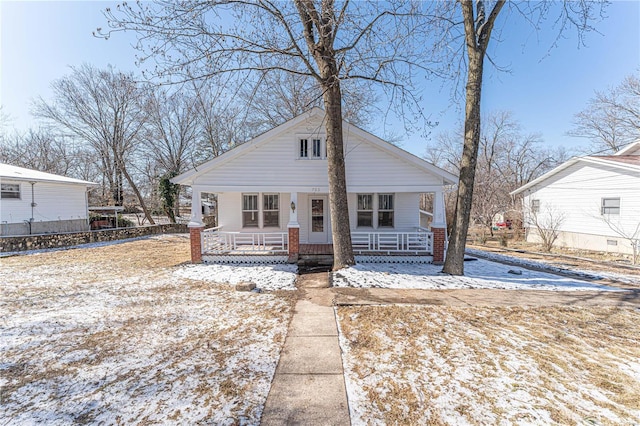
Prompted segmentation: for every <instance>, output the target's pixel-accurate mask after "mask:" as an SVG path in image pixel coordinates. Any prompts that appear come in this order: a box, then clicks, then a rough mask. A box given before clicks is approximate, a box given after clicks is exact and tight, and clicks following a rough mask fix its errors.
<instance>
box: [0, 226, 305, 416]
mask: <svg viewBox="0 0 640 426" xmlns="http://www.w3.org/2000/svg"><path fill="white" fill-rule="evenodd" d="M188 259H189V245H188V237H185V236H173V237H161V238H151V239H144V240H137V241H128V242H123V243H120V244H114V245H108V246H104V247H95V248H85V249H73V250H64V251H55V252H46V253H42V254H36V255H29V256H15V257H10V258H4V259H0V262H1V263H2V267H1V268H0V281H2V283H3V285H2V288H1V289H0V291H2V294H1V295H0V321H1V323H2V332H1V333H2V335H1V336H0V338H1V339H2V343H0V358H1V359H2V361H1V362H0V402H1V404H2V407H3V408H2V410H0V424H5V423H7V422H8V423H17V424H20V423H27V424H31V423H37V422H41V423H43V424H51V423H57V424H71V423H79V424H89V423H106V424H133V423H135V424H165V423H167V422H174V423H182V424H195V423H198V422H205V423H218V424H219V423H223V424H234V423H246V422H250V423H251V422H254V423H255V422H257V421H258V420H259V418H260V413H261V410H262V406H263V404H264V401H265V400H266V396H267V392H268V389H269V384H270V381H271V377H272V374H273V371H274V370H275V365H276V362H277V359H278V355H279V352H280V348H281V347H282V345H283V343H284V338H285V335H286V329H287V324H288V321H289V319H290V317H291V312H292V306H293V296H292V295H291V294H287V295H285V294H281V293H275V292H274V293H270V294H255V293H237V292H234V291H231V290H228V289H226V288H225V287H224V286H216V285H211V284H210V283H205V282H201V281H196V280H188V279H184V278H180V277H178V276H176V275H174V274H173V270H174V267H176V266H177V265H180V264H182V263H184V262H186V261H187V260H188ZM289 293H291V292H289Z"/></svg>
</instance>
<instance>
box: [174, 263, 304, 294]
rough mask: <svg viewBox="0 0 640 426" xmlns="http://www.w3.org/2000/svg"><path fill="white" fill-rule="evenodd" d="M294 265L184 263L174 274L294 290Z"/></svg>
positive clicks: (264, 288)
mask: <svg viewBox="0 0 640 426" xmlns="http://www.w3.org/2000/svg"><path fill="white" fill-rule="evenodd" d="M297 272H298V267H297V266H296V265H277V264H276V265H260V266H258V265H213V264H212V265H207V264H200V265H185V266H183V267H181V268H179V269H177V270H176V271H175V275H176V276H179V277H182V278H189V279H192V280H202V281H208V282H214V283H228V284H232V285H233V284H238V283H241V282H252V283H254V284H255V285H256V287H257V288H259V289H262V290H295V289H296V287H295V285H294V283H295V280H296V276H297V275H296V274H297Z"/></svg>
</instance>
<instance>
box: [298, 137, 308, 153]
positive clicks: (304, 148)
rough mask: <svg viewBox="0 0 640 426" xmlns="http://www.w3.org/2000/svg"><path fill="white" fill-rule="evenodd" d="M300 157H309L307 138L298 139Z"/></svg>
mask: <svg viewBox="0 0 640 426" xmlns="http://www.w3.org/2000/svg"><path fill="white" fill-rule="evenodd" d="M300 158H309V140H308V139H300Z"/></svg>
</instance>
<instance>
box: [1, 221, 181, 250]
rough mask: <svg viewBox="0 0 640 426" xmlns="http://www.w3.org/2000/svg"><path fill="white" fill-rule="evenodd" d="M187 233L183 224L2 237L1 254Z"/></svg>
mask: <svg viewBox="0 0 640 426" xmlns="http://www.w3.org/2000/svg"><path fill="white" fill-rule="evenodd" d="M183 232H184V233H186V232H189V229H188V228H187V226H186V225H183V224H167V225H149V226H141V227H137V228H119V229H103V230H100V231H86V232H69V233H62V234H42V235H22V236H12V237H0V252H2V253H6V252H12V251H24V250H40V249H49V248H58V247H70V246H76V245H79V244H87V243H96V242H103V241H115V240H124V239H127V238H136V237H143V236H145V235H154V234H173V233H183Z"/></svg>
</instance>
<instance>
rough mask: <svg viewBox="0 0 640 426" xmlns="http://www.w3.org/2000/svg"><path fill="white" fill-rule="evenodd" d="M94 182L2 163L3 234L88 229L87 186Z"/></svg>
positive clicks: (0, 205) (0, 221)
mask: <svg viewBox="0 0 640 426" xmlns="http://www.w3.org/2000/svg"><path fill="white" fill-rule="evenodd" d="M93 186H97V184H95V183H93V182H87V181H84V180H79V179H72V178H69V177H66V176H60V175H54V174H51V173H44V172H40V171H37V170H31V169H25V168H23V167H17V166H11V165H9V164H0V189H1V191H0V235H2V236H9V235H29V234H45V233H58V232H77V231H86V230H88V229H89V213H88V201H87V190H88V189H89V188H90V187H93Z"/></svg>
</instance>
